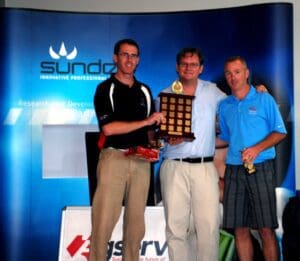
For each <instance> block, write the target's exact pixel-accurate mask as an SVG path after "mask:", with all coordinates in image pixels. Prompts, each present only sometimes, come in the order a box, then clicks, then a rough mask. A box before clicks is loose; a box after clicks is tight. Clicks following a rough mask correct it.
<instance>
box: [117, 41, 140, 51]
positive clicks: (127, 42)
mask: <svg viewBox="0 0 300 261" xmlns="http://www.w3.org/2000/svg"><path fill="white" fill-rule="evenodd" d="M123 44H129V45H133V46H135V47H136V48H137V51H138V53H137V54H139V53H140V48H139V45H138V44H137V42H136V41H134V40H133V39H129V38H128V39H121V40H119V41H118V42H116V44H115V47H114V54H118V53H119V52H120V49H121V45H123Z"/></svg>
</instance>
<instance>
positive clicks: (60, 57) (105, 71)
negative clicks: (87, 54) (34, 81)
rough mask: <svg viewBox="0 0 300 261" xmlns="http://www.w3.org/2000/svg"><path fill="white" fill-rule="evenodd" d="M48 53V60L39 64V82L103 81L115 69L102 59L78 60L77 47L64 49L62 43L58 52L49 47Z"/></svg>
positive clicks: (64, 46)
mask: <svg viewBox="0 0 300 261" xmlns="http://www.w3.org/2000/svg"><path fill="white" fill-rule="evenodd" d="M48 53H49V60H46V61H41V63H40V79H41V80H92V81H93V80H95V81H103V80H105V79H107V78H108V77H109V76H110V74H111V73H113V72H114V71H115V69H116V66H115V64H114V63H112V62H104V61H102V59H96V60H95V61H89V62H86V61H80V60H78V58H77V57H78V49H77V47H76V46H68V47H66V45H65V43H64V42H62V43H61V45H60V48H59V49H58V50H56V49H55V48H54V47H53V46H52V45H50V46H49V51H48ZM76 58H77V59H76Z"/></svg>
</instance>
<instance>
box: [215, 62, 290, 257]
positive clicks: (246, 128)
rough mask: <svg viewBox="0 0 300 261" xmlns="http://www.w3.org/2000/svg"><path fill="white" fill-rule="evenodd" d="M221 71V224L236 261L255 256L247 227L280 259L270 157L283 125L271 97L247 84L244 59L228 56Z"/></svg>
mask: <svg viewBox="0 0 300 261" xmlns="http://www.w3.org/2000/svg"><path fill="white" fill-rule="evenodd" d="M224 73H225V78H226V81H227V83H228V85H229V87H230V89H231V91H232V95H230V96H228V97H227V98H226V99H225V100H223V101H222V102H221V103H220V106H219V112H218V118H219V126H220V132H221V133H220V135H219V138H220V139H221V140H222V141H225V142H226V143H228V144H229V147H228V152H227V158H226V171H225V190H224V201H223V205H224V215H223V227H224V228H228V229H234V232H235V242H236V249H237V253H238V256H239V259H240V260H253V246H252V242H251V237H250V229H257V230H258V232H259V234H260V236H261V239H262V246H263V254H264V257H265V260H279V251H278V243H277V238H276V234H275V231H274V229H275V228H276V227H277V226H278V223H277V214H276V195H275V173H274V166H273V165H274V163H273V159H274V158H275V156H276V152H275V147H274V146H275V145H276V144H278V143H279V142H280V141H282V140H283V139H284V138H285V136H286V129H285V126H284V123H283V120H282V117H281V115H280V112H279V110H278V106H277V104H276V102H275V100H274V99H273V97H272V96H271V95H270V94H269V93H264V92H261V93H258V92H256V90H255V89H254V87H253V86H251V85H250V84H249V83H248V77H249V69H248V68H247V64H246V61H245V60H244V59H243V58H242V57H232V58H229V59H228V60H227V61H226V62H225V67H224Z"/></svg>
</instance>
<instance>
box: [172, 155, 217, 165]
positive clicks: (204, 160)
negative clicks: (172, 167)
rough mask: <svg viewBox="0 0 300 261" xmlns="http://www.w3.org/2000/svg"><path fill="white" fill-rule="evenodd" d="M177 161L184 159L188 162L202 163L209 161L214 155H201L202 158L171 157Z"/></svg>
mask: <svg viewBox="0 0 300 261" xmlns="http://www.w3.org/2000/svg"><path fill="white" fill-rule="evenodd" d="M173 160H177V161H184V162H188V163H203V162H211V161H213V160H214V157H212V156H211V157H203V158H183V159H173Z"/></svg>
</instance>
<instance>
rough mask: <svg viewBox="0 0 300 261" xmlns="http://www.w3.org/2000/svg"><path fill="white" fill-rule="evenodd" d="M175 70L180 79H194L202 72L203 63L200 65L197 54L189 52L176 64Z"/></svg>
mask: <svg viewBox="0 0 300 261" xmlns="http://www.w3.org/2000/svg"><path fill="white" fill-rule="evenodd" d="M176 70H177V72H178V74H179V78H180V79H181V80H186V81H188V80H196V79H198V77H199V75H200V74H201V73H202V70H203V65H200V61H199V58H198V56H197V55H195V54H192V53H191V54H186V56H184V57H183V58H182V59H181V61H180V63H179V64H177V65H176Z"/></svg>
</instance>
